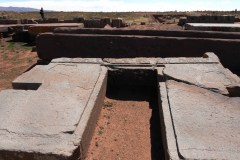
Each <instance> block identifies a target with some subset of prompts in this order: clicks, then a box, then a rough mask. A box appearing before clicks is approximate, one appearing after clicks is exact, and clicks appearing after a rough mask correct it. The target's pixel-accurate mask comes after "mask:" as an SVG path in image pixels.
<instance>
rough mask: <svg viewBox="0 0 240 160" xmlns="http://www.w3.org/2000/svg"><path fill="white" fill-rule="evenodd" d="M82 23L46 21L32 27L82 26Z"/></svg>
mask: <svg viewBox="0 0 240 160" xmlns="http://www.w3.org/2000/svg"><path fill="white" fill-rule="evenodd" d="M82 25H83V24H82V23H44V24H33V25H31V27H73V26H82Z"/></svg>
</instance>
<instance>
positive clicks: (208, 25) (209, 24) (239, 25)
mask: <svg viewBox="0 0 240 160" xmlns="http://www.w3.org/2000/svg"><path fill="white" fill-rule="evenodd" d="M187 25H190V26H194V27H230V28H231V27H234V28H240V24H237V23H234V24H228V23H187Z"/></svg>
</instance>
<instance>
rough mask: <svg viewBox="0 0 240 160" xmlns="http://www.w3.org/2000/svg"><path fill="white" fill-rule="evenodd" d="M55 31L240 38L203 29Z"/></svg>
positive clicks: (234, 34) (55, 31) (57, 30)
mask: <svg viewBox="0 0 240 160" xmlns="http://www.w3.org/2000/svg"><path fill="white" fill-rule="evenodd" d="M54 33H67V34H107V35H145V36H166V37H194V38H221V39H240V33H224V32H212V31H205V32H203V31H167V30H130V29H94V28H81V29H78V28H57V29H55V30H54Z"/></svg>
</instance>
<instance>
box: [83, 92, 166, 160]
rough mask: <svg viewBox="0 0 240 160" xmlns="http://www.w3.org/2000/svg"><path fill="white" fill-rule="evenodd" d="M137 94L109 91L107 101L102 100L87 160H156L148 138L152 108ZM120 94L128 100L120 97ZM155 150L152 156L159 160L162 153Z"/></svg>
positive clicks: (140, 94)
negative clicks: (109, 96)
mask: <svg viewBox="0 0 240 160" xmlns="http://www.w3.org/2000/svg"><path fill="white" fill-rule="evenodd" d="M139 91H140V90H137V91H133V92H132V91H129V90H127V89H120V90H118V91H117V93H113V92H111V93H110V94H111V98H107V97H106V98H105V100H104V105H103V108H102V111H101V113H100V117H99V120H98V122H97V125H96V128H95V133H94V135H93V138H92V141H91V144H90V147H89V150H88V154H87V158H86V159H87V160H150V159H157V158H153V157H154V153H153V152H154V151H153V148H156V145H155V146H154V145H153V144H151V141H155V140H156V139H153V138H154V137H153V135H151V116H152V109H151V106H149V105H150V103H149V102H148V101H147V99H146V97H145V96H144V95H143V94H142V93H143V92H142V91H140V92H139ZM123 94H124V96H126V97H129V99H128V100H127V99H126V98H123V97H122V96H121V95H123ZM115 95H116V96H115ZM147 95H148V94H147ZM112 97H113V98H112ZM139 97H142V98H139ZM144 99H145V100H144ZM158 118H159V117H158ZM152 127H153V126H152ZM155 127H156V126H155ZM158 129H160V127H159V128H158ZM153 132H155V131H153ZM158 132H159V130H158ZM158 132H155V133H156V134H157V133H158ZM159 138H161V134H159V135H158V138H157V139H158V140H159ZM157 145H159V144H157ZM151 147H152V149H151ZM157 147H158V148H157V150H156V149H155V150H156V151H155V154H156V153H157V154H159V155H158V156H155V157H158V158H159V157H160V156H162V155H161V154H162V153H161V151H159V146H157ZM160 159H161V158H160Z"/></svg>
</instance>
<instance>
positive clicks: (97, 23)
mask: <svg viewBox="0 0 240 160" xmlns="http://www.w3.org/2000/svg"><path fill="white" fill-rule="evenodd" d="M46 23H83V24H84V27H85V28H104V27H105V26H106V25H109V26H112V27H116V28H120V27H125V23H124V22H123V19H121V18H115V19H111V18H95V19H84V18H83V17H78V18H74V19H72V20H61V21H60V20H59V19H58V18H49V19H45V20H29V19H21V20H11V19H0V24H46Z"/></svg>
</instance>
